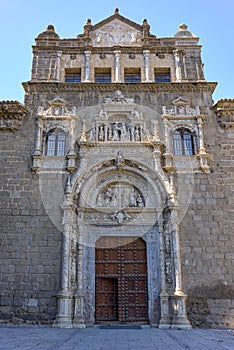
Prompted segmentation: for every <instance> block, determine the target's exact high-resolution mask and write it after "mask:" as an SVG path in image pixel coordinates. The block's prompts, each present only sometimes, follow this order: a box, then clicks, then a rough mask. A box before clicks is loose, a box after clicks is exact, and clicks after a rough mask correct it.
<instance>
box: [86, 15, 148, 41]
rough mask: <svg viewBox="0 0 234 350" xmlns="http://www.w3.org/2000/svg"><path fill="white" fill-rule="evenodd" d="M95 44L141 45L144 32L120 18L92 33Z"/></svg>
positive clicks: (91, 36)
mask: <svg viewBox="0 0 234 350" xmlns="http://www.w3.org/2000/svg"><path fill="white" fill-rule="evenodd" d="M90 38H91V44H92V45H93V46H113V45H116V44H119V45H125V46H129V45H134V46H136V45H139V46H140V45H141V38H142V33H141V32H140V31H138V30H137V29H136V28H133V27H130V26H129V25H127V24H125V23H123V22H122V21H119V20H118V19H115V20H113V21H112V22H110V23H108V24H106V25H103V26H102V27H101V28H98V29H97V30H94V31H93V32H91V33H90Z"/></svg>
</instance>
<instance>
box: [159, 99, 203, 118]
mask: <svg viewBox="0 0 234 350" xmlns="http://www.w3.org/2000/svg"><path fill="white" fill-rule="evenodd" d="M171 104H172V106H171V107H169V108H168V107H166V106H163V107H162V113H163V114H167V115H171V116H196V115H200V109H199V106H197V107H196V108H193V107H191V106H190V101H189V100H188V99H186V98H184V97H178V98H177V99H175V100H173V101H172V102H171Z"/></svg>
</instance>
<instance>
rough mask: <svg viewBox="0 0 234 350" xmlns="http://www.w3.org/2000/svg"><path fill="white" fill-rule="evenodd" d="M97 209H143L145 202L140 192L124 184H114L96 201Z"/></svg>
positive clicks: (103, 191) (100, 194) (102, 192)
mask: <svg viewBox="0 0 234 350" xmlns="http://www.w3.org/2000/svg"><path fill="white" fill-rule="evenodd" d="M96 206H97V207H108V208H109V207H117V208H128V207H131V208H136V207H137V208H142V207H144V206H145V200H144V198H143V195H142V194H141V193H140V191H139V190H138V189H137V188H136V187H134V186H132V185H130V184H128V183H124V182H118V183H112V184H110V185H108V187H106V188H105V189H103V190H102V191H101V192H100V193H99V194H98V196H97V199H96Z"/></svg>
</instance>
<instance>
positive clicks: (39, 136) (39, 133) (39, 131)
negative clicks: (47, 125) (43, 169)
mask: <svg viewBox="0 0 234 350" xmlns="http://www.w3.org/2000/svg"><path fill="white" fill-rule="evenodd" d="M41 151H42V121H41V120H39V119H38V121H37V134H36V147H35V151H34V155H35V154H36V155H41Z"/></svg>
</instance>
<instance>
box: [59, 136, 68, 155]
mask: <svg viewBox="0 0 234 350" xmlns="http://www.w3.org/2000/svg"><path fill="white" fill-rule="evenodd" d="M65 141H66V136H65V135H63V134H59V135H58V141H57V156H64V153H65Z"/></svg>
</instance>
